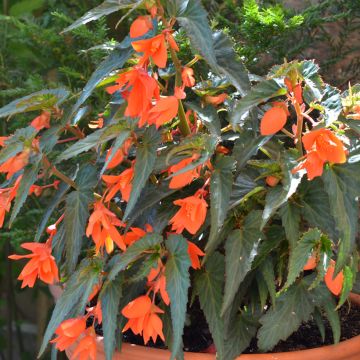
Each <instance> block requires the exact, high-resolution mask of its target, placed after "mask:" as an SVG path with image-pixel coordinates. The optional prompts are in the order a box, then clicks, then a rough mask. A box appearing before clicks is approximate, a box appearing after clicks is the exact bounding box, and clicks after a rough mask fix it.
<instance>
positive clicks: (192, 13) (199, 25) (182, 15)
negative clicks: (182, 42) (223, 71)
mask: <svg viewBox="0 0 360 360" xmlns="http://www.w3.org/2000/svg"><path fill="white" fill-rule="evenodd" d="M180 10H182V11H181V12H179V13H178V15H177V20H178V22H179V24H180V25H181V26H182V27H183V28H184V29H185V31H186V34H187V36H188V37H189V38H190V42H191V45H192V46H193V47H194V48H195V49H196V50H197V51H199V53H200V55H201V56H202V57H203V58H204V59H205V60H206V61H207V62H208V64H209V65H210V66H211V67H212V68H213V69H214V70H215V71H218V65H217V59H216V55H215V49H214V44H213V38H212V31H211V28H210V26H209V21H208V19H207V13H206V11H205V9H204V8H203V6H202V4H201V1H200V0H189V1H188V3H187V7H186V8H185V7H184V6H183V7H182V8H181V9H180Z"/></svg>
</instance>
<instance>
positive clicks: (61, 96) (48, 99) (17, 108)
mask: <svg viewBox="0 0 360 360" xmlns="http://www.w3.org/2000/svg"><path fill="white" fill-rule="evenodd" d="M68 96H69V92H68V91H67V90H65V89H51V90H41V91H38V92H36V93H33V94H31V95H28V96H25V97H23V98H21V99H16V100H14V101H13V102H11V103H10V104H8V105H6V106H4V107H3V108H1V109H0V117H6V116H10V115H15V114H19V113H24V112H28V111H35V110H44V109H50V108H51V107H53V106H55V105H60V104H61V103H62V102H63V101H64V100H65V99H66V98H67V97H68Z"/></svg>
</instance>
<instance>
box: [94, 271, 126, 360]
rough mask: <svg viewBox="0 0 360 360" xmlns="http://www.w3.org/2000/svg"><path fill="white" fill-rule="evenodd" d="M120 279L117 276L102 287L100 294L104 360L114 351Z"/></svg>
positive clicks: (120, 289) (108, 358)
mask: <svg viewBox="0 0 360 360" xmlns="http://www.w3.org/2000/svg"><path fill="white" fill-rule="evenodd" d="M121 281H122V278H121V277H120V276H118V277H117V278H116V279H115V280H114V281H111V282H109V283H107V284H106V286H104V287H103V289H102V290H101V293H100V296H99V298H100V300H101V309H102V316H103V317H102V328H103V332H104V348H105V354H106V360H111V359H112V358H113V354H114V351H115V346H116V341H115V331H116V328H117V326H118V322H117V317H118V314H119V304H120V298H121V295H122V288H121V285H122V283H121Z"/></svg>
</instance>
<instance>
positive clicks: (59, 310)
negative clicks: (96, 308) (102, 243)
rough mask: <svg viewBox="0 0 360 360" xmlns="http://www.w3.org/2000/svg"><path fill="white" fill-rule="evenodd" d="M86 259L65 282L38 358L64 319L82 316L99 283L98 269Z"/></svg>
mask: <svg viewBox="0 0 360 360" xmlns="http://www.w3.org/2000/svg"><path fill="white" fill-rule="evenodd" d="M94 265H95V264H94V263H91V262H90V261H89V260H88V259H85V260H83V261H82V262H81V264H80V266H79V268H78V270H77V271H76V272H75V273H74V274H73V275H71V277H70V279H69V280H68V281H67V282H66V287H65V290H64V292H63V293H62V295H61V297H60V299H59V300H58V301H57V303H56V306H55V309H54V311H53V313H52V315H51V319H50V321H49V324H48V326H47V329H46V331H45V335H44V337H43V342H42V345H41V348H40V351H39V355H38V356H39V357H40V356H41V355H42V354H43V353H44V351H45V349H46V347H47V345H48V342H49V340H50V339H51V337H52V335H53V334H54V332H55V330H56V329H57V327H58V326H59V325H60V324H61V323H62V322H63V321H64V320H66V319H69V318H73V317H77V316H79V315H83V314H84V311H85V306H86V303H87V301H88V298H89V296H90V294H91V292H92V291H93V288H94V285H95V284H97V283H98V281H99V273H98V267H97V266H94Z"/></svg>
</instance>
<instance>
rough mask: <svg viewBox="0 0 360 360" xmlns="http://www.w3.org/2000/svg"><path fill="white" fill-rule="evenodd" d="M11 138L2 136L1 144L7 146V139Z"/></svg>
mask: <svg viewBox="0 0 360 360" xmlns="http://www.w3.org/2000/svg"><path fill="white" fill-rule="evenodd" d="M7 139H9V137H8V136H0V146H5V141H6V140H7Z"/></svg>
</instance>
